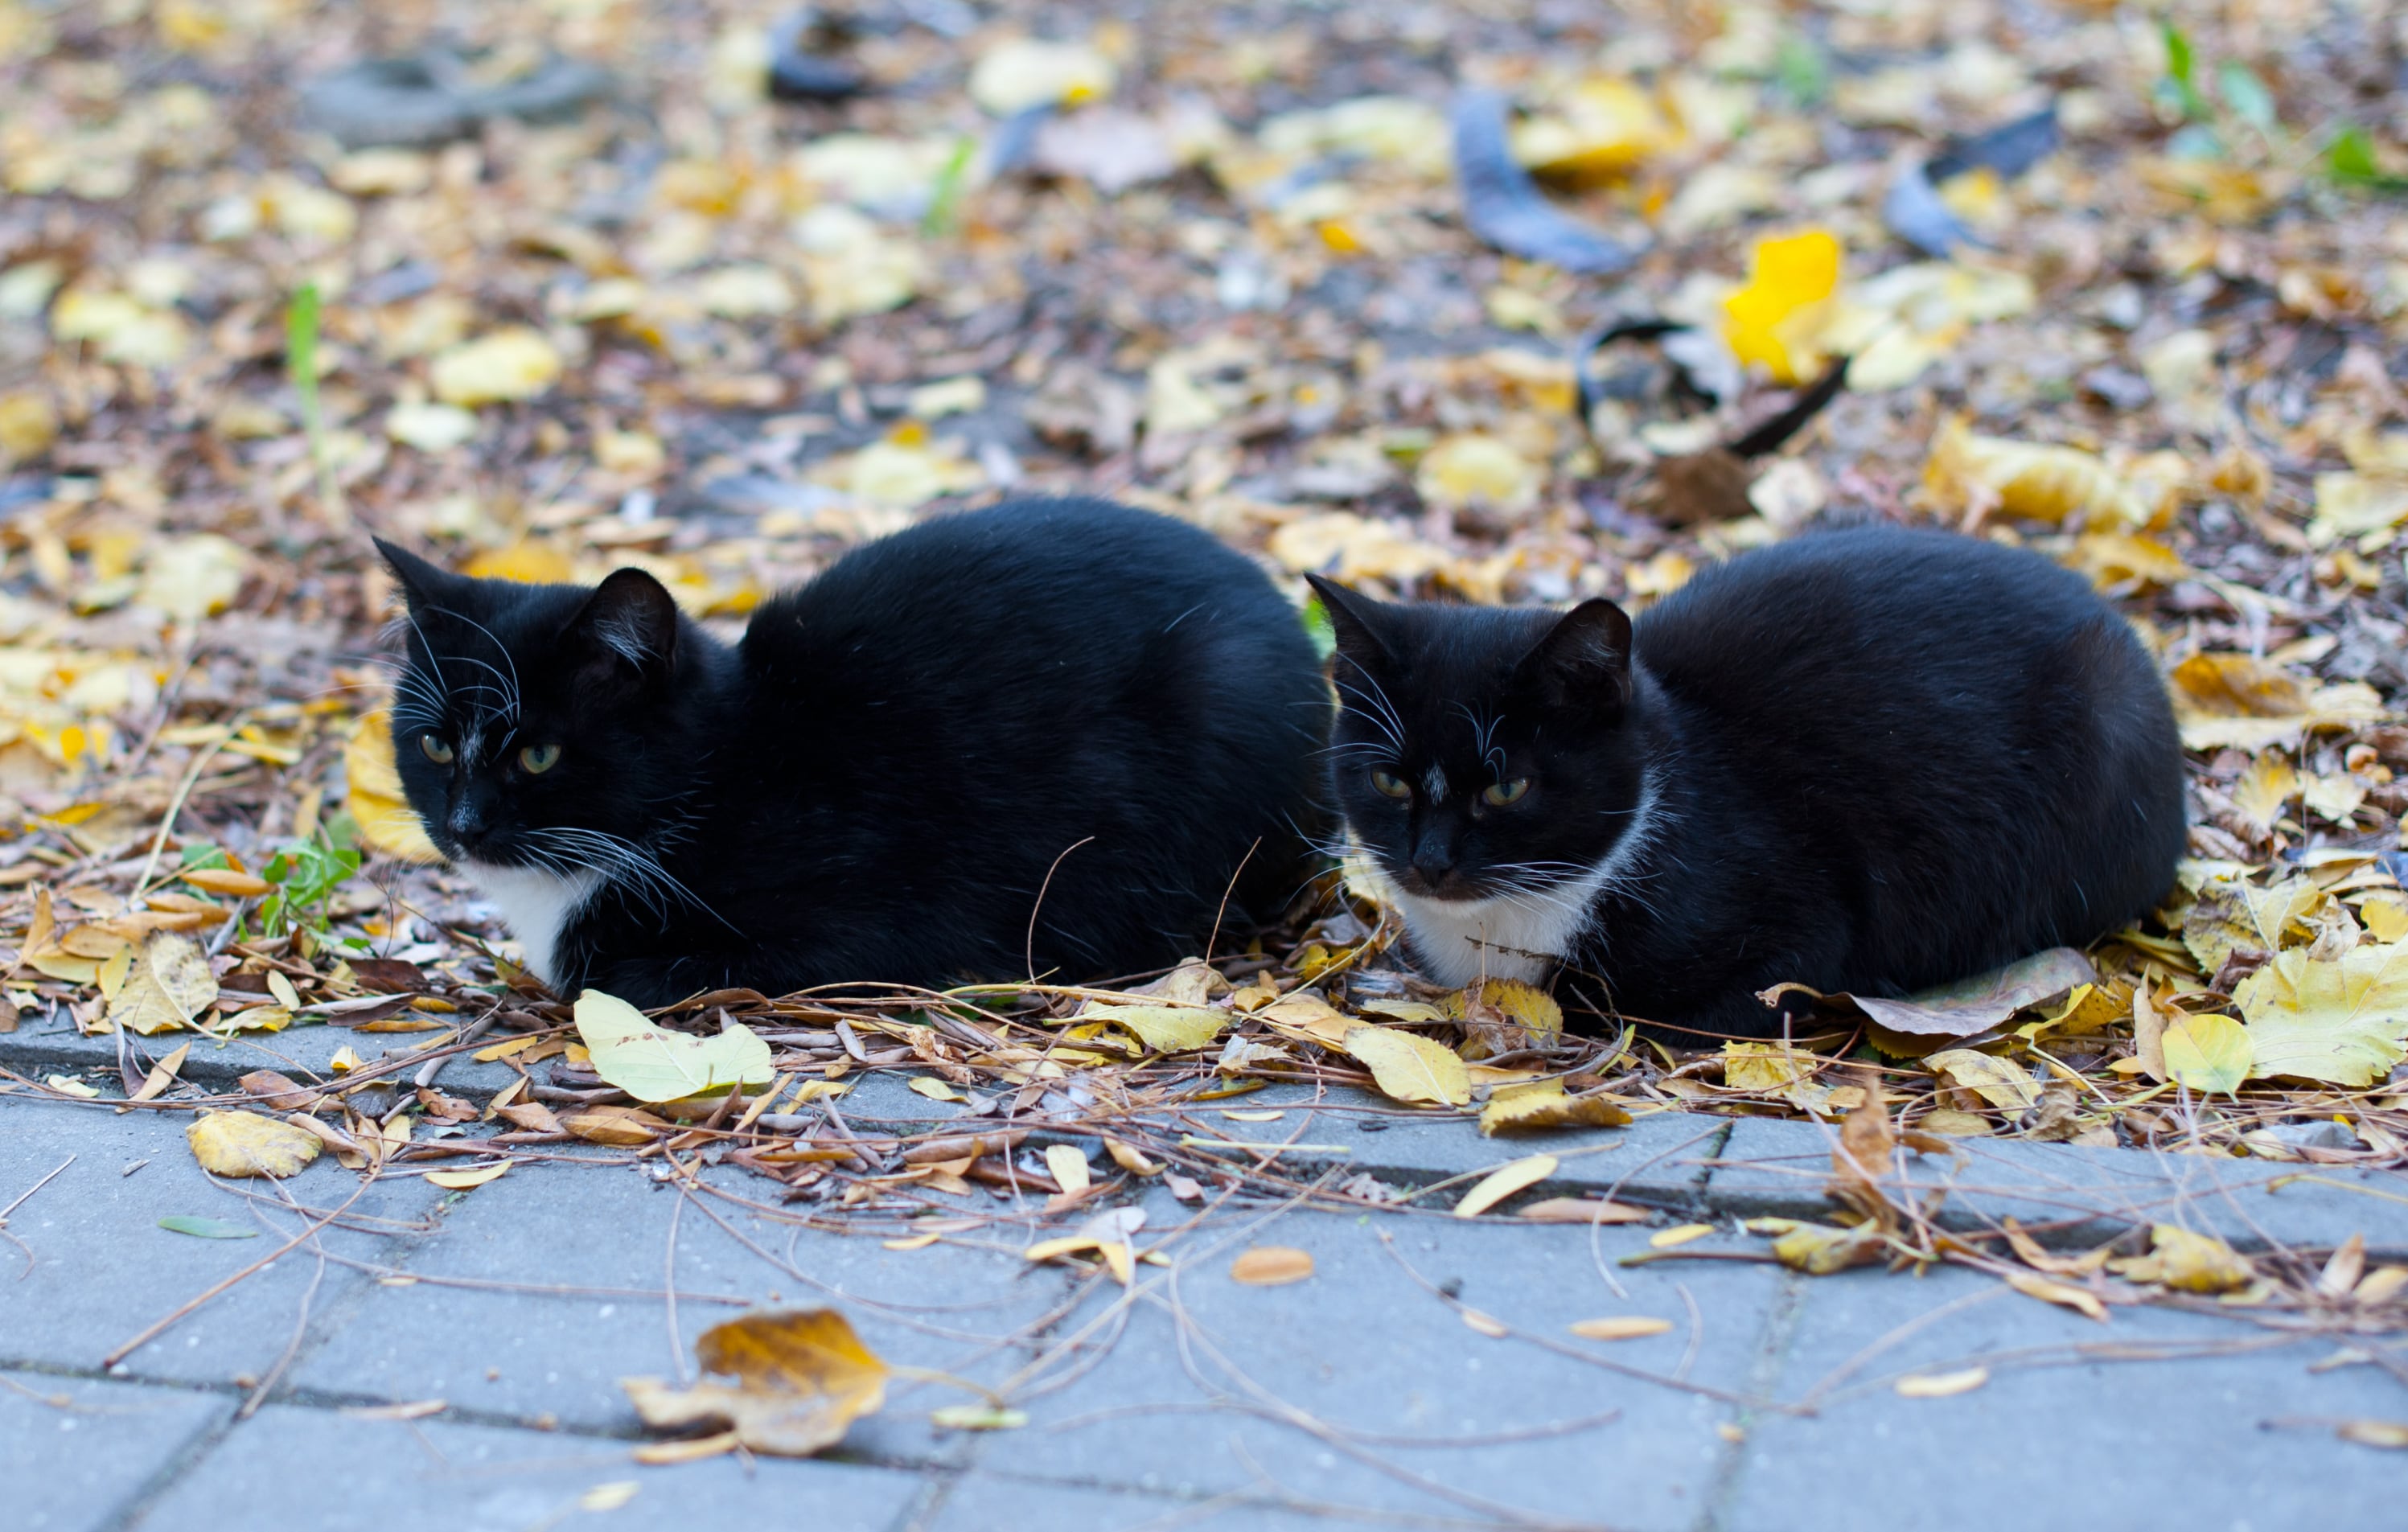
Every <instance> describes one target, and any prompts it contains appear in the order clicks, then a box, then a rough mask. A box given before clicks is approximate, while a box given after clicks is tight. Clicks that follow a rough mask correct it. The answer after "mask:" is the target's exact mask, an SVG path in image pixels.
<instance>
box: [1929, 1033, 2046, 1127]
mask: <svg viewBox="0 0 2408 1532" xmlns="http://www.w3.org/2000/svg"><path fill="white" fill-rule="evenodd" d="M1924 1062H1925V1063H1926V1064H1928V1065H1929V1066H1930V1067H1932V1068H1933V1069H1934V1070H1937V1071H1939V1072H1941V1073H1942V1074H1944V1075H1946V1076H1947V1077H1948V1079H1949V1081H1950V1082H1951V1083H1953V1084H1955V1085H1957V1086H1958V1087H1959V1088H1961V1089H1964V1090H1969V1091H1971V1092H1972V1093H1973V1094H1974V1095H1978V1096H1980V1097H1981V1098H1982V1099H1983V1100H1985V1101H1987V1102H1988V1103H1989V1104H1990V1105H1992V1106H1994V1107H1997V1108H1998V1109H2000V1110H2001V1111H2010V1112H2026V1111H2029V1110H2031V1109H2032V1108H2034V1107H2036V1106H2038V1105H2040V1083H2039V1081H2035V1080H2033V1079H2032V1077H2031V1076H2030V1074H2028V1072H2026V1071H2025V1070H2024V1069H2023V1068H2022V1067H2020V1066H2018V1065H2016V1064H2015V1063H2014V1062H2013V1061H2012V1060H2009V1059H2002V1058H1997V1057H1994V1056H1993V1055H1991V1054H1988V1053H1982V1052H1975V1051H1973V1050H1972V1049H1970V1048H1950V1049H1946V1050H1943V1051H1942V1052H1937V1053H1934V1054H1932V1055H1931V1056H1930V1057H1929V1058H1928V1059H1926V1060H1924Z"/></svg>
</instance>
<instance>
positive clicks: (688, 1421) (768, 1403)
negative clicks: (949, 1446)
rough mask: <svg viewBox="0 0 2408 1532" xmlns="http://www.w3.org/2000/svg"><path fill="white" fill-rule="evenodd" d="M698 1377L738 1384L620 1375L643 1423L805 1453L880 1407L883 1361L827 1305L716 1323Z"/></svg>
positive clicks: (766, 1449) (702, 1344)
mask: <svg viewBox="0 0 2408 1532" xmlns="http://www.w3.org/2000/svg"><path fill="white" fill-rule="evenodd" d="M694 1354H695V1361H697V1362H699V1363H700V1364H701V1365H702V1369H703V1370H704V1371H705V1372H709V1373H714V1374H718V1375H720V1376H723V1377H729V1378H733V1379H735V1380H736V1382H733V1383H722V1382H710V1381H708V1380H706V1381H704V1382H699V1383H696V1384H695V1386H693V1387H692V1388H676V1387H672V1386H671V1385H670V1384H669V1383H667V1382H665V1381H664V1380H662V1379H659V1378H623V1379H621V1380H620V1381H619V1386H620V1387H621V1388H624V1389H625V1390H626V1391H627V1397H628V1399H629V1400H630V1401H631V1402H632V1403H633V1404H634V1405H635V1407H636V1413H637V1414H638V1415H641V1416H642V1417H643V1419H644V1424H645V1425H654V1426H660V1427H663V1428H666V1429H676V1428H678V1427H681V1426H688V1425H704V1424H707V1423H711V1422H724V1423H725V1425H727V1426H728V1427H729V1428H731V1429H733V1430H734V1431H735V1433H736V1436H737V1439H738V1441H740V1442H742V1443H743V1444H744V1445H745V1446H747V1447H750V1448H751V1449H753V1451H754V1452H756V1453H773V1454H775V1455H777V1456H780V1457H809V1456H810V1455H811V1454H812V1453H817V1452H820V1451H822V1450H824V1449H825V1448H828V1447H833V1446H835V1445H836V1444H837V1443H838V1442H839V1441H841V1440H843V1439H844V1433H845V1431H846V1429H847V1428H848V1427H849V1426H851V1425H853V1422H854V1421H856V1420H858V1419H860V1418H861V1417H862V1416H864V1415H867V1414H870V1413H872V1412H874V1411H875V1410H877V1409H878V1408H879V1407H880V1406H881V1405H882V1404H884V1403H885V1402H886V1377H887V1367H886V1364H885V1363H884V1362H882V1361H881V1360H879V1358H878V1356H877V1355H876V1354H875V1353H872V1352H871V1351H870V1350H869V1348H868V1347H867V1346H865V1345H863V1344H862V1343H861V1340H860V1338H859V1337H857V1336H855V1335H854V1334H853V1326H852V1325H851V1324H848V1323H847V1322H846V1320H845V1317H844V1316H843V1315H842V1314H840V1313H838V1312H837V1311H836V1310H833V1309H788V1310H769V1311H767V1312H765V1313H757V1314H746V1315H745V1316H743V1317H742V1318H740V1319H732V1320H729V1321H728V1322H727V1323H726V1324H714V1325H712V1326H711V1327H710V1329H708V1330H705V1331H704V1332H702V1339H699V1340H697V1341H695V1348H694Z"/></svg>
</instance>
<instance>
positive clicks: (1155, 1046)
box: [1079, 1006, 1233, 1053]
mask: <svg viewBox="0 0 2408 1532" xmlns="http://www.w3.org/2000/svg"><path fill="white" fill-rule="evenodd" d="M1079 1015H1080V1018H1081V1019H1082V1020H1089V1019H1092V1020H1096V1021H1104V1022H1110V1023H1111V1024H1113V1025H1115V1026H1120V1027H1125V1028H1126V1029H1127V1030H1128V1031H1130V1032H1132V1033H1134V1034H1136V1036H1137V1039H1138V1041H1140V1042H1141V1043H1143V1044H1145V1046H1146V1048H1147V1049H1148V1050H1149V1051H1150V1052H1156V1053H1186V1052H1194V1051H1195V1050H1197V1049H1198V1048H1204V1047H1209V1046H1210V1045H1211V1041H1212V1039H1213V1038H1217V1037H1219V1036H1220V1035H1221V1032H1222V1029H1223V1028H1225V1027H1226V1026H1227V1025H1228V1024H1229V1023H1230V1021H1231V1020H1232V1019H1233V1018H1232V1016H1231V1015H1230V1013H1229V1012H1228V1011H1226V1010H1216V1009H1211V1008H1208V1007H1189V1006H1093V1007H1085V1008H1082V1009H1081V1010H1080V1012H1079Z"/></svg>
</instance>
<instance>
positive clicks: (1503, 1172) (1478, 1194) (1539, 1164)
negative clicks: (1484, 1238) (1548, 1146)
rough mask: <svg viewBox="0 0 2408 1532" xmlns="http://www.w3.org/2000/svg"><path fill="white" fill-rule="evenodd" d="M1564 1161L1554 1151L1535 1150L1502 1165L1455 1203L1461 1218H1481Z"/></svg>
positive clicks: (1537, 1181) (1456, 1211)
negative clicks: (1541, 1152)
mask: <svg viewBox="0 0 2408 1532" xmlns="http://www.w3.org/2000/svg"><path fill="white" fill-rule="evenodd" d="M1561 1163H1562V1162H1561V1161H1559V1160H1557V1159H1556V1158H1555V1156H1554V1155H1553V1154H1531V1155H1527V1156H1526V1157H1524V1158H1522V1159H1518V1160H1515V1161H1513V1162H1512V1163H1511V1164H1510V1165H1500V1166H1498V1167H1497V1168H1496V1169H1494V1170H1491V1171H1490V1172H1488V1174H1486V1175H1484V1176H1483V1177H1481V1178H1480V1180H1479V1181H1476V1182H1474V1183H1473V1185H1472V1188H1471V1190H1469V1192H1466V1193H1464V1194H1463V1200H1462V1201H1460V1202H1457V1203H1456V1204H1455V1217H1457V1218H1478V1217H1479V1216H1480V1215H1481V1214H1482V1213H1484V1212H1486V1211H1487V1210H1489V1209H1491V1208H1494V1207H1495V1206H1497V1204H1498V1203H1500V1202H1502V1201H1504V1200H1505V1199H1506V1198H1507V1197H1509V1196H1512V1195H1513V1194H1514V1193H1516V1192H1522V1191H1527V1190H1528V1189H1529V1188H1531V1187H1533V1186H1536V1185H1537V1184H1538V1183H1539V1182H1541V1181H1544V1180H1546V1179H1547V1178H1548V1177H1549V1176H1552V1175H1554V1174H1555V1168H1556V1167H1557V1166H1559V1165H1560V1164H1561Z"/></svg>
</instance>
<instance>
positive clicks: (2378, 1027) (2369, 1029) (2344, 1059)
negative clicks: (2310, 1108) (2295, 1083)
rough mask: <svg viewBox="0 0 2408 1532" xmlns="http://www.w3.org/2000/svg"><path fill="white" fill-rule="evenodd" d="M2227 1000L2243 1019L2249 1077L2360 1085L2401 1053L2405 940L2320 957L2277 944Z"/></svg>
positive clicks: (2406, 1012)
mask: <svg viewBox="0 0 2408 1532" xmlns="http://www.w3.org/2000/svg"><path fill="white" fill-rule="evenodd" d="M2233 1000H2234V1002H2235V1003H2236V1004H2238V1005H2239V1006H2240V1008H2241V1013H2242V1015H2243V1017H2245V1018H2246V1019H2247V1021H2248V1038H2249V1043H2250V1046H2251V1053H2252V1060H2253V1062H2252V1063H2251V1065H2250V1068H2251V1071H2252V1076H2253V1078H2257V1079H2273V1078H2277V1077H2280V1078H2284V1079H2291V1080H2317V1081H2325V1082H2327V1083H2329V1084H2334V1085H2346V1086H2349V1087H2352V1088H2354V1089H2356V1088H2363V1087H2365V1086H2368V1085H2372V1083H2374V1081H2377V1080H2380V1079H2382V1078H2383V1077H2384V1076H2385V1075H2386V1074H2387V1073H2388V1072H2389V1071H2390V1069H2391V1067H2393V1066H2394V1065H2396V1064H2398V1063H2400V1062H2401V1059H2402V1058H2403V1057H2408V943H2393V944H2389V945H2370V946H2362V947H2354V948H2351V949H2350V950H2349V951H2347V952H2343V953H2341V954H2340V955H2339V956H2338V957H2337V958H2333V959H2327V960H2323V961H2318V960H2315V959H2313V958H2311V957H2310V955H2309V953H2308V952H2307V951H2306V950H2304V949H2301V948H2296V947H2294V948H2291V949H2288V950H2286V951H2284V952H2276V953H2275V954H2274V955H2273V957H2272V958H2271V959H2270V960H2268V962H2267V964H2266V966H2264V967H2262V968H2259V969H2258V970H2257V972H2256V973H2253V974H2251V975H2250V976H2249V977H2248V978H2246V979H2244V980H2243V981H2241V983H2240V984H2239V986H2238V987H2237V988H2236V989H2235V990H2234V992H2233Z"/></svg>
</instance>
